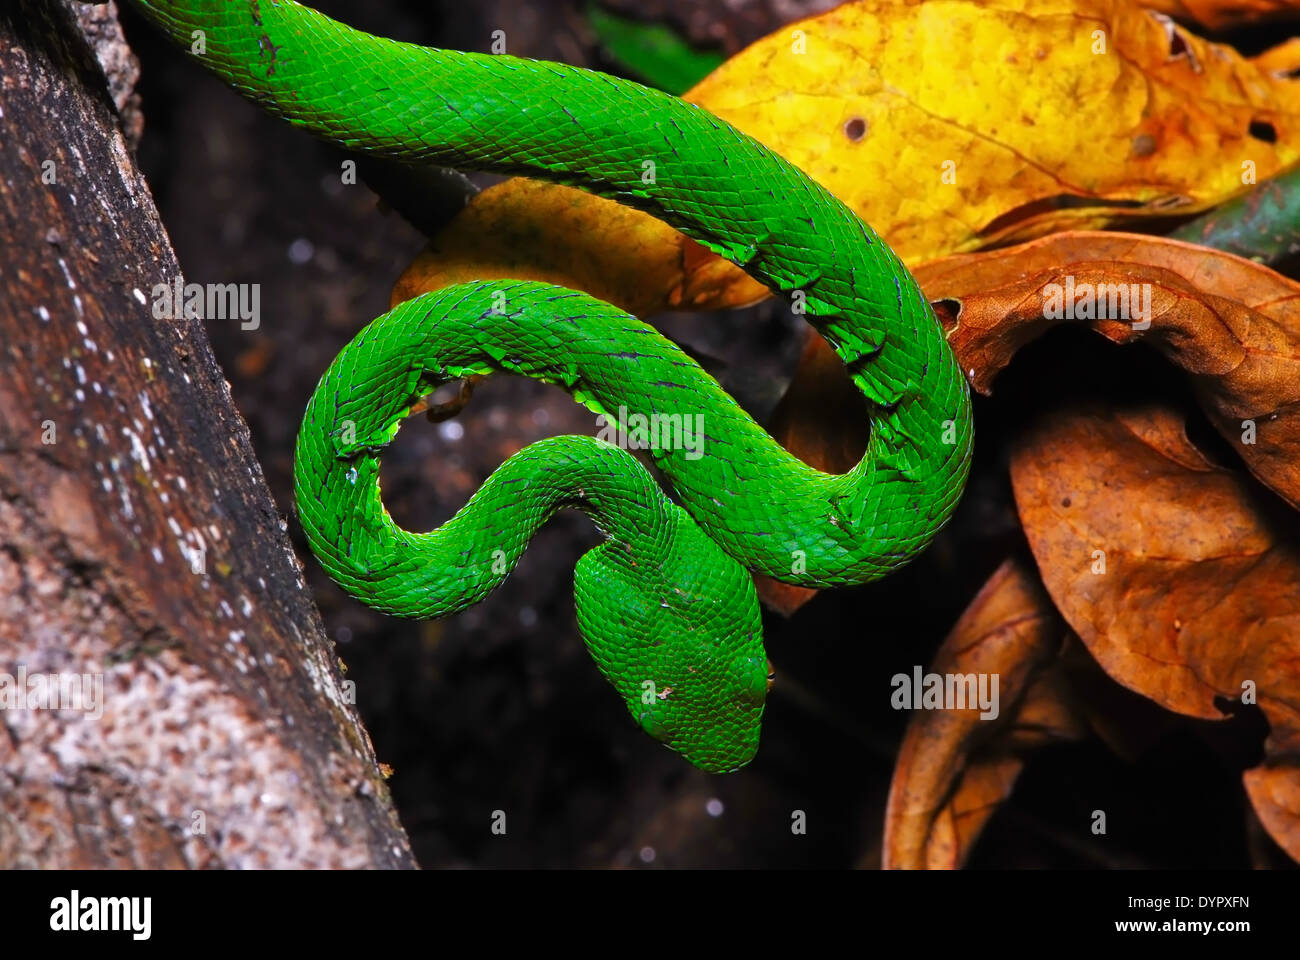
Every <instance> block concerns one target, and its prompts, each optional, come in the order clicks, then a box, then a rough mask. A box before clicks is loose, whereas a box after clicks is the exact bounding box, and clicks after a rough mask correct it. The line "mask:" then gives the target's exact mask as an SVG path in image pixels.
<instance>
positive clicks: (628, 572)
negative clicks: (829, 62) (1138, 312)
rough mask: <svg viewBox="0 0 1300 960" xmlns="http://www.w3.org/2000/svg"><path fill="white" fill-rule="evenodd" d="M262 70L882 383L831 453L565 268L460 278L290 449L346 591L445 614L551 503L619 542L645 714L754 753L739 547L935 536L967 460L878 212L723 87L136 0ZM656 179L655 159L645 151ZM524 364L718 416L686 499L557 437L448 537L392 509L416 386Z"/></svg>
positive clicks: (495, 576) (261, 87)
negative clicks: (542, 200)
mask: <svg viewBox="0 0 1300 960" xmlns="http://www.w3.org/2000/svg"><path fill="white" fill-rule="evenodd" d="M131 2H132V3H133V4H134V5H135V6H136V7H138V8H139V9H140V10H142V11H143V12H144V13H145V14H146V15H147V16H148V17H149V18H150V19H152V20H153V21H155V22H156V23H157V24H158V25H159V26H160V27H162V28H163V29H164V30H165V31H166V32H168V33H169V34H170V35H171V36H172V37H173V38H174V39H175V40H176V41H177V42H178V43H181V44H182V45H184V46H185V47H187V48H190V47H191V45H192V44H193V42H194V40H195V37H196V36H197V34H196V33H195V31H201V35H202V38H203V43H204V46H205V50H204V52H203V53H202V54H199V55H197V56H196V59H198V60H199V61H200V62H201V63H202V64H203V65H204V66H206V67H208V68H209V69H211V70H212V71H214V72H215V73H216V74H217V75H219V76H220V77H222V78H223V79H225V80H226V81H227V82H228V83H230V84H231V85H232V86H234V87H235V88H236V89H238V90H239V91H240V92H242V93H243V94H244V95H246V96H247V97H249V98H250V99H252V100H253V101H255V102H256V103H258V104H260V105H261V106H263V107H264V108H266V109H268V110H270V111H272V112H274V113H277V114H279V115H281V116H283V117H285V118H286V119H288V120H289V121H290V122H291V123H293V124H294V125H296V126H300V127H303V128H305V129H307V130H309V131H311V132H312V133H315V134H317V135H319V136H321V137H325V138H327V139H329V140H332V141H334V142H336V143H339V144H341V145H342V146H344V147H347V148H350V149H354V150H361V151H368V152H371V153H374V154H379V155H382V156H385V157H388V158H392V159H398V160H403V161H412V162H427V163H432V164H439V165H443V166H449V167H457V168H461V169H474V170H483V171H495V172H500V173H509V174H523V175H527V176H530V177H534V178H538V179H544V180H550V181H554V182H558V183H563V184H569V185H574V186H579V187H582V188H584V189H586V190H589V191H591V192H593V193H597V194H600V195H602V196H606V197H611V198H613V199H616V200H618V201H620V202H623V203H627V204H630V205H632V206H635V207H637V208H640V209H642V210H645V211H647V212H649V213H651V214H653V215H654V216H656V217H659V218H660V219H662V220H664V221H666V222H668V223H670V224H672V225H673V226H675V227H676V228H678V229H679V230H681V231H682V232H684V233H686V234H687V235H688V236H690V237H692V238H694V239H696V240H698V241H699V242H701V243H702V244H704V245H706V246H707V247H709V248H710V249H712V250H713V251H715V252H717V253H719V254H721V255H722V256H724V257H726V258H727V259H729V260H731V261H733V262H734V263H737V264H739V265H740V266H741V267H743V268H744V269H745V270H746V271H747V272H748V273H750V274H751V275H752V276H754V277H755V278H757V279H758V280H760V281H761V282H763V283H764V284H766V285H767V286H769V287H770V288H772V289H773V290H775V291H778V292H779V293H781V294H784V295H786V296H787V297H791V296H794V298H795V299H796V300H797V301H798V302H800V304H801V305H802V306H803V308H804V310H805V313H806V316H807V318H808V320H809V321H810V322H811V323H812V324H813V325H814V326H815V327H816V329H817V330H818V331H819V332H820V333H821V334H822V336H824V337H825V338H826V340H827V341H828V342H829V343H830V344H831V346H832V347H833V348H834V350H835V351H836V353H837V354H838V355H839V356H840V357H841V358H842V359H843V361H844V363H845V364H846V366H847V368H848V371H849V374H850V375H851V376H852V378H853V381H854V383H855V384H856V385H857V386H858V388H859V389H860V390H861V392H862V394H863V396H864V397H865V399H866V405H867V413H868V416H869V418H870V423H871V437H870V441H869V444H868V447H867V451H866V453H865V455H864V456H863V458H862V460H861V462H860V463H859V464H858V465H857V466H856V467H854V468H853V469H852V470H851V471H849V472H848V473H846V474H842V475H832V474H827V473H823V472H821V471H819V470H816V469H814V468H813V467H811V466H809V465H807V464H805V463H803V462H802V461H800V460H799V459H797V458H796V457H794V456H792V455H790V454H789V453H787V452H786V451H785V450H783V449H782V448H781V447H780V446H779V445H778V444H777V443H775V442H774V441H773V440H772V439H771V437H770V436H769V435H768V434H767V433H766V432H765V431H764V430H763V429H762V428H761V427H759V426H758V425H757V424H756V423H755V422H754V421H753V419H752V418H750V417H749V415H748V414H746V413H745V412H744V411H743V410H742V409H741V408H740V407H739V406H738V405H737V404H736V403H735V401H734V400H732V399H731V398H730V397H729V396H728V395H727V394H726V393H725V392H724V391H723V390H722V389H721V388H720V387H719V386H718V384H717V383H716V382H715V381H714V380H713V379H712V378H711V377H710V376H709V375H708V374H707V373H705V372H704V371H703V370H702V369H701V368H700V367H699V365H698V364H696V363H695V362H694V361H693V360H691V359H690V358H689V357H687V356H686V355H685V354H684V353H683V352H682V351H681V350H680V349H679V348H678V347H676V346H675V345H674V344H672V343H671V342H670V341H668V340H666V339H664V338H663V337H662V336H661V335H659V334H658V333H657V332H656V331H655V330H654V329H653V328H652V327H649V326H648V325H646V324H644V323H642V322H641V321H639V320H637V319H636V318H634V317H631V316H629V315H627V314H625V313H623V312H621V311H619V310H617V309H616V308H614V307H612V306H610V305H609V304H606V303H603V302H601V301H599V300H596V299H594V298H592V297H589V296H587V295H585V294H582V293H579V292H576V291H572V290H566V289H563V288H560V287H555V286H551V285H546V284H539V283H533V282H523V281H496V282H484V283H473V284H461V285H458V286H454V287H449V288H447V289H445V290H441V291H437V292H435V293H429V294H425V295H423V296H420V297H417V298H415V299H413V300H411V301H409V302H407V303H404V304H402V305H400V306H398V307H397V308H395V309H394V310H392V311H390V312H389V313H387V314H385V315H384V316H382V317H380V318H379V319H377V320H375V321H374V322H372V323H371V324H370V325H369V326H367V327H366V328H365V329H364V330H363V331H362V332H361V333H360V334H359V335H358V336H357V337H356V338H355V339H354V340H353V341H352V342H351V343H350V344H349V345H348V346H347V347H346V348H345V349H344V350H343V351H342V352H341V353H340V354H339V356H338V357H337V358H336V359H335V361H334V363H333V364H332V365H331V366H330V368H329V369H328V370H327V371H326V373H325V374H324V376H323V377H322V379H321V381H320V384H319V385H318V387H317V388H316V391H315V393H314V395H313V397H312V399H311V402H310V405H309V406H308V409H307V413H306V416H305V418H304V421H303V426H302V430H301V432H300V433H299V436H298V443H297V449H296V459H295V480H296V500H297V506H298V513H299V516H300V518H301V521H302V524H303V527H304V529H305V531H306V534H307V538H308V541H309V542H310V544H311V547H312V550H313V552H314V553H315V554H316V556H317V557H318V559H319V560H320V562H321V563H322V565H323V566H324V567H325V569H326V570H327V571H328V572H329V573H330V575H331V576H332V577H334V578H335V579H336V580H337V581H338V582H339V583H341V584H342V585H343V586H344V587H345V588H346V589H347V590H348V591H349V592H351V593H353V594H354V595H355V596H357V597H359V598H361V599H362V600H364V601H365V602H367V603H370V604H372V605H374V606H376V607H379V608H380V609H382V610H386V611H388V612H390V613H393V614H397V615H401V616H415V617H437V616H445V615H448V614H451V613H454V612H456V611H458V610H462V609H464V608H465V607H467V606H469V605H472V604H474V603H477V602H478V601H480V600H481V599H483V597H484V596H486V595H487V593H489V592H490V591H491V590H492V589H493V588H494V587H495V586H496V585H498V584H499V583H500V582H501V581H502V580H503V579H504V578H505V577H506V576H507V575H508V573H509V570H510V568H511V567H512V566H513V565H514V563H515V562H516V560H517V559H518V557H519V556H520V555H521V554H522V552H523V550H524V549H525V547H526V546H527V543H528V540H529V538H530V537H531V536H532V534H533V533H534V532H535V531H536V529H537V528H538V527H539V526H540V525H541V524H542V523H544V522H545V521H546V519H547V518H548V517H549V516H550V515H551V514H552V513H553V512H554V511H555V510H557V509H560V508H562V507H566V506H573V507H577V508H579V509H582V510H585V511H586V512H587V513H589V514H590V515H591V516H592V518H593V520H594V521H595V522H596V524H597V525H598V526H599V527H600V528H601V530H602V531H603V532H604V533H605V535H606V540H605V542H603V543H602V544H600V545H599V546H597V547H595V548H593V549H592V550H591V551H589V552H588V553H587V554H586V555H584V557H583V558H582V559H581V561H580V562H579V564H578V568H577V571H576V574H575V596H576V600H577V607H578V620H579V626H580V628H581V630H582V633H583V637H584V639H585V641H586V643H587V645H588V647H589V648H590V650H591V651H592V653H593V656H594V657H595V659H596V661H597V664H598V666H599V667H600V669H601V670H602V672H603V673H604V674H605V676H606V677H607V678H609V679H610V681H611V682H612V683H613V684H614V686H615V687H616V688H617V689H618V690H619V692H620V694H622V696H623V697H624V699H625V701H626V703H627V705H628V708H629V710H630V711H631V713H632V715H633V716H634V717H635V718H636V719H637V720H638V722H639V723H640V724H641V725H642V726H643V727H644V728H645V729H646V730H647V731H648V732H650V733H651V734H652V735H654V736H655V737H657V738H658V739H660V740H661V741H663V742H665V743H667V744H668V745H669V746H671V747H673V748H674V749H677V750H679V751H681V752H682V753H683V754H684V755H685V756H687V757H688V759H690V760H691V761H692V762H694V763H696V764H698V765H699V766H701V767H703V768H705V769H708V770H713V771H724V770H731V769H734V768H736V767H738V766H741V765H743V764H744V763H746V762H748V760H749V759H750V758H751V757H752V756H753V753H754V751H755V749H756V748H757V742H758V729H759V720H760V718H761V714H762V707H763V700H764V696H765V693H766V674H767V667H766V664H765V657H764V654H763V649H762V639H761V630H760V624H759V615H758V607H757V601H756V599H755V592H754V588H753V584H752V580H751V577H750V574H749V571H754V572H761V573H764V574H767V575H769V576H772V577H775V578H777V579H779V580H782V581H785V582H787V583H793V584H801V585H805V586H813V587H829V586H836V585H843V584H856V583H863V582H866V581H869V580H873V579H876V578H878V577H880V576H883V575H885V574H887V573H888V572H890V571H891V570H893V569H895V568H896V567H898V566H899V565H900V564H902V563H904V562H906V561H907V560H909V559H910V558H911V557H913V556H915V555H916V554H917V553H918V552H919V551H920V550H922V549H923V548H924V547H925V546H926V545H927V544H928V543H929V542H930V540H931V539H932V538H933V537H934V535H935V533H936V532H937V531H938V530H939V529H940V527H941V526H942V525H943V524H944V523H945V522H946V520H947V518H948V516H949V514H950V513H951V511H952V510H953V508H954V506H955V505H956V502H957V500H958V497H959V496H960V493H961V490H962V487H963V485H964V483H965V479H966V475H967V471H968V468H969V462H970V452H971V443H972V427H971V418H970V402H969V395H968V391H967V388H966V384H965V381H964V379H963V377H962V376H961V372H960V370H959V369H958V367H957V365H956V360H955V358H954V356H953V354H952V352H951V350H950V349H949V348H948V346H947V344H946V342H945V341H944V338H943V334H942V331H941V329H940V326H939V324H938V322H937V321H936V319H935V316H934V314H933V312H932V311H931V309H930V306H929V304H928V303H927V302H926V300H925V298H924V297H923V296H922V294H921V292H920V290H919V289H918V287H917V285H916V283H915V281H914V280H913V279H912V277H911V276H910V274H909V273H908V272H907V270H906V269H905V268H904V267H903V265H902V264H901V263H900V262H899V261H898V259H897V258H896V257H895V255H894V254H893V252H892V251H891V250H890V249H889V248H888V247H887V246H886V245H885V244H884V243H882V242H881V241H880V240H879V238H878V237H877V236H876V235H875V234H874V233H873V232H872V230H871V229H870V227H868V226H867V225H866V224H865V223H864V222H863V221H862V220H861V219H859V217H858V216H857V215H856V214H854V213H853V212H852V211H851V210H850V209H848V208H847V207H846V206H845V205H844V204H843V203H841V202H840V201H839V200H837V199H836V198H835V197H833V196H832V195H830V194H829V193H828V192H827V191H826V190H825V189H823V188H822V187H820V186H819V185H818V184H816V183H815V182H813V181H812V180H810V179H809V178H808V177H807V176H806V175H804V174H803V173H801V172H800V171H799V170H797V169H796V168H794V167H793V166H791V165H790V164H789V163H787V162H786V161H784V160H782V159H781V158H780V157H779V156H777V155H775V154H773V153H772V152H771V151H769V150H768V149H766V148H765V147H763V146H762V145H760V144H759V143H757V142H756V141H754V140H753V139H751V138H750V137H747V136H746V135H744V134H742V133H740V132H739V131H737V130H736V129H734V128H733V127H731V126H730V125H728V124H726V123H725V122H723V121H721V120H719V119H718V118H716V117H714V116H712V115H711V114H709V113H708V112H707V111H705V110H703V109H700V108H698V107H695V106H693V105H690V104H687V103H685V102H683V101H681V100H679V99H677V98H675V97H672V96H669V95H667V94H664V93H661V92H657V91H654V90H650V89H647V88H645V87H642V86H640V85H637V84H635V83H631V82H627V81H624V80H619V79H616V78H613V77H609V76H606V75H604V74H600V73H595V72H592V71H587V70H582V69H578V68H573V67H568V66H564V65H561V64H556V63H547V62H539V61H528V60H521V59H516V58H512V57H509V56H504V55H484V54H473V53H460V52H455V51H445V50H437V49H431V48H426V47H419V46H414V45H411V44H404V43H397V42H394V41H390V40H385V39H382V38H377V37H373V36H370V35H368V34H365V33H362V32H360V31H357V30H354V29H352V28H350V27H347V26H345V25H343V24H340V23H338V22H336V21H334V20H331V19H329V18H328V17H325V16H323V15H322V14H320V13H317V12H316V11H313V10H311V9H309V8H306V7H303V6H300V5H298V4H296V3H291V2H287V0H280V2H275V0H131ZM647 174H649V175H647ZM490 373H515V374H522V375H525V376H529V377H534V378H537V379H540V380H544V381H546V382H548V383H553V384H556V385H558V386H561V387H563V388H564V389H566V390H568V391H569V392H570V393H571V394H572V395H573V396H574V398H575V399H577V400H578V401H579V402H581V403H583V404H585V405H586V406H587V407H588V408H590V409H591V410H593V411H595V412H598V413H602V414H605V415H607V416H610V417H617V415H618V412H619V409H620V408H626V410H628V411H633V412H635V413H639V414H641V415H644V416H646V417H647V418H651V417H660V418H668V419H667V420H666V421H665V422H671V421H672V418H674V417H677V418H681V417H684V416H690V417H701V418H702V419H701V420H700V421H698V422H699V423H700V424H701V425H702V449H700V450H687V449H683V448H681V447H680V446H678V445H673V444H668V445H660V446H658V447H656V448H655V449H653V450H652V451H651V452H652V455H653V457H654V460H655V463H656V464H657V466H658V467H659V468H660V469H661V470H662V472H663V474H664V475H665V476H666V477H667V479H668V481H669V483H670V484H671V486H672V489H673V492H674V493H675V494H676V501H677V502H674V501H673V500H670V499H669V498H668V497H667V496H666V495H665V494H664V493H663V492H662V491H661V490H660V489H659V487H658V486H657V485H656V484H655V483H654V481H653V480H652V478H651V477H650V475H649V473H648V472H647V471H646V469H645V468H644V467H643V466H641V464H640V463H639V462H638V461H637V460H636V459H635V457H633V456H632V455H631V454H629V453H627V452H626V451H624V450H621V449H618V448H616V447H613V446H611V445H609V444H607V443H604V442H602V441H600V440H597V439H595V438H592V437H557V438H552V439H550V440H545V441H541V442H539V443H536V444H533V445H531V446H529V447H527V448H525V449H524V450H523V451H521V452H520V453H518V454H516V455H515V456H514V457H512V458H511V459H510V460H508V461H507V462H506V463H504V464H503V465H502V466H501V467H500V468H499V469H498V470H497V471H496V472H495V473H494V474H493V475H492V476H491V477H490V478H489V479H488V480H487V481H486V482H485V483H484V485H483V486H482V487H481V488H480V489H479V490H478V492H477V493H476V494H475V495H474V496H473V497H472V498H471V499H470V501H469V502H468V503H467V504H466V505H465V507H463V508H462V509H461V510H460V511H459V512H458V513H457V514H456V516H455V517H453V518H452V519H451V520H449V521H448V522H447V523H445V524H444V525H442V526H441V527H439V528H438V529H437V530H434V531H432V532H430V533H412V532H408V531H405V530H403V529H401V528H400V527H398V526H397V525H396V524H395V523H394V522H393V521H392V519H391V518H390V517H389V515H388V513H387V511H386V510H385V509H384V506H383V503H382V500H381V497H380V491H379V483H378V477H379V459H378V457H379V454H380V453H381V451H382V450H383V449H384V447H385V446H386V445H387V444H388V443H389V442H390V441H391V440H392V438H393V437H394V435H395V434H396V431H397V429H398V426H399V424H400V422H401V420H402V418H403V417H404V416H406V415H407V413H408V411H409V410H410V409H411V408H412V406H413V405H414V404H415V403H416V402H417V401H418V400H419V399H420V398H421V397H423V396H426V395H427V394H429V393H430V392H432V391H433V390H434V389H435V388H436V387H437V386H439V385H440V384H442V383H446V382H449V381H451V380H455V379H459V378H463V377H465V376H467V375H471V374H490Z"/></svg>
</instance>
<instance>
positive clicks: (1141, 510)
mask: <svg viewBox="0 0 1300 960" xmlns="http://www.w3.org/2000/svg"><path fill="white" fill-rule="evenodd" d="M1011 478H1012V485H1013V489H1014V492H1015V498H1016V504H1017V507H1018V509H1019V512H1020V517H1021V521H1022V522H1023V524H1024V528H1025V533H1026V536H1027V537H1028V539H1029V544H1030V547H1031V549H1032V550H1033V553H1034V558H1035V560H1036V561H1037V563H1038V568H1039V570H1040V571H1041V573H1042V577H1043V583H1044V585H1045V586H1046V588H1047V591H1048V593H1049V594H1050V595H1051V597H1052V600H1053V601H1054V602H1055V604H1056V607H1057V609H1059V610H1060V612H1061V614H1062V616H1064V617H1065V620H1066V622H1067V623H1068V624H1069V625H1070V627H1071V628H1072V629H1073V630H1074V631H1075V632H1076V633H1077V634H1078V635H1079V637H1080V638H1081V639H1082V640H1083V642H1084V644H1085V645H1086V646H1087V647H1088V650H1089V651H1090V652H1091V653H1092V655H1093V657H1094V658H1096V660H1097V662H1098V663H1099V664H1101V666H1102V668H1103V669H1104V670H1105V671H1106V672H1107V673H1108V674H1109V675H1110V676H1111V677H1113V678H1114V679H1115V680H1117V681H1118V682H1119V683H1121V684H1123V685H1124V686H1127V687H1129V688H1130V689H1132V690H1135V691H1136V692H1138V693H1140V694H1142V695H1144V696H1146V697H1149V698H1151V699H1152V700H1154V701H1155V702H1157V703H1159V704H1160V705H1161V706H1163V707H1165V708H1167V709H1169V710H1174V711H1176V712H1178V713H1182V714H1187V715H1189V716H1194V717H1202V718H1207V719H1221V718H1222V716H1223V714H1222V713H1221V712H1220V710H1219V709H1218V708H1217V707H1216V706H1215V702H1214V701H1215V698H1216V697H1225V698H1228V699H1229V700H1241V699H1242V698H1243V696H1245V695H1246V694H1247V693H1249V694H1251V695H1253V696H1254V697H1255V698H1256V701H1257V702H1258V704H1259V706H1260V708H1261V709H1262V710H1263V711H1264V714H1265V716H1267V718H1268V721H1269V723H1270V725H1271V732H1270V734H1269V737H1268V739H1267V741H1266V742H1265V762H1264V763H1263V765H1262V766H1260V767H1259V768H1256V769H1255V770H1252V771H1249V772H1248V773H1247V774H1246V775H1245V778H1244V781H1245V785H1246V790H1247V792H1248V794H1249V795H1250V798H1251V801H1252V803H1253V804H1254V806H1255V809H1256V811H1257V812H1258V814H1259V817H1260V820H1261V821H1262V822H1263V823H1264V825H1265V827H1266V828H1267V829H1268V831H1269V833H1270V834H1271V835H1272V836H1273V838H1274V839H1275V840H1276V841H1277V842H1278V843H1279V844H1280V845H1281V846H1282V847H1283V849H1285V850H1286V851H1287V852H1288V853H1289V854H1290V855H1291V856H1292V857H1293V858H1295V859H1297V860H1300V542H1298V540H1297V538H1296V535H1295V529H1294V525H1293V524H1289V523H1287V522H1282V521H1279V517H1278V516H1276V515H1275V513H1276V505H1275V504H1271V503H1268V502H1266V501H1265V499H1264V498H1262V497H1261V495H1260V494H1259V493H1258V492H1257V489H1254V488H1252V485H1251V484H1250V483H1249V481H1247V480H1246V479H1245V478H1243V477H1242V476H1240V475H1238V474H1236V473H1234V472H1233V471H1231V470H1228V469H1225V468H1222V467H1219V466H1217V465H1215V464H1213V463H1211V462H1210V461H1209V460H1208V459H1206V457H1205V456H1204V455H1203V454H1202V453H1201V451H1200V450H1198V449H1197V448H1196V447H1195V446H1194V445H1193V444H1192V443H1191V441H1189V440H1188V439H1187V435H1186V433H1185V432H1184V419H1183V416H1182V414H1181V413H1179V412H1178V411H1176V410H1173V409H1171V408H1168V407H1164V406H1157V405H1151V406H1147V407H1143V408H1141V409H1136V410H1127V411H1122V412H1120V411H1113V410H1112V411H1100V410H1073V411H1058V412H1055V413H1054V414H1053V415H1052V416H1051V417H1050V418H1047V419H1045V420H1044V421H1043V422H1042V423H1041V424H1040V425H1039V426H1038V427H1037V428H1035V429H1033V430H1031V431H1029V432H1028V433H1027V434H1026V435H1025V436H1024V437H1023V438H1022V439H1021V440H1020V441H1019V442H1018V443H1017V445H1016V448H1015V450H1014V451H1013V455H1012V460H1011ZM1270 510H1273V511H1274V512H1272V513H1271V512H1270ZM1288 518H1289V515H1288ZM1247 702H1250V701H1247Z"/></svg>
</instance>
